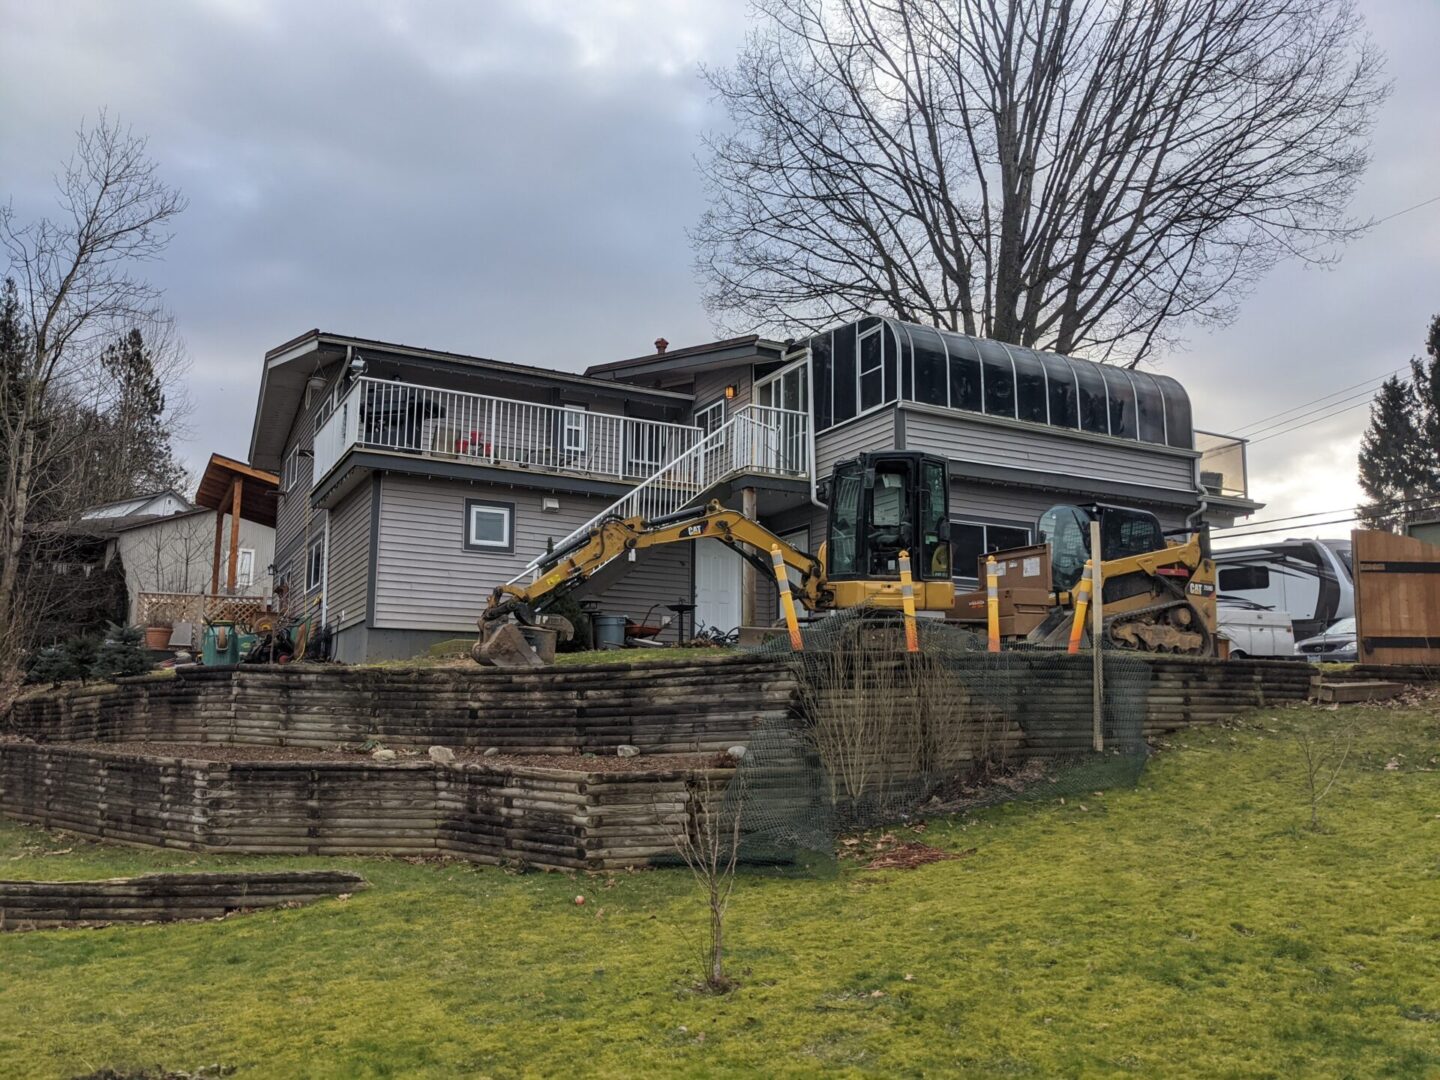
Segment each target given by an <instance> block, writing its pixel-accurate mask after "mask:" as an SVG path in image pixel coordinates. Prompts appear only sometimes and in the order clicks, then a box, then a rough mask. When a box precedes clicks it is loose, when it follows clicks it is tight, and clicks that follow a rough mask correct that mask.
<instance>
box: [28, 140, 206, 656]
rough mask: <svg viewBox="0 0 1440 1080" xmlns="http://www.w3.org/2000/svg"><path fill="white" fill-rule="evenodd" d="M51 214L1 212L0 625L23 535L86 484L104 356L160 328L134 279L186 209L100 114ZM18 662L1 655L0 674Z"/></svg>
mask: <svg viewBox="0 0 1440 1080" xmlns="http://www.w3.org/2000/svg"><path fill="white" fill-rule="evenodd" d="M56 194H57V204H58V209H59V213H58V214H57V215H56V217H55V218H53V219H52V218H41V219H39V220H36V221H32V222H30V223H28V224H22V223H20V222H19V221H17V219H16V217H15V215H14V212H13V209H12V208H10V207H8V206H7V207H4V208H0V245H3V247H4V250H5V253H6V255H7V256H8V259H9V275H10V276H11V277H12V278H13V279H14V280H15V281H16V283H17V284H18V303H19V316H20V319H19V321H20V325H21V329H22V333H21V335H20V337H21V341H20V342H19V343H18V346H19V347H17V348H16V349H15V350H14V352H13V354H12V353H10V352H8V351H7V362H6V371H5V373H4V375H5V377H4V379H3V380H0V384H3V395H4V400H3V401H0V458H3V467H4V472H3V475H0V623H7V622H10V621H12V620H14V619H15V618H16V617H17V616H18V615H19V614H20V608H19V606H18V605H17V592H18V585H19V577H20V566H21V549H22V546H23V543H24V540H25V536H26V529H27V526H29V525H30V524H31V523H32V522H33V521H35V520H36V519H37V514H38V513H39V512H40V508H41V507H47V506H48V507H50V508H51V512H53V508H54V507H55V506H59V505H63V504H64V500H63V498H61V496H63V495H65V494H67V493H69V494H73V493H74V491H75V488H76V481H77V477H78V476H81V475H83V470H82V464H81V463H83V461H84V455H83V454H82V453H78V452H77V448H78V447H80V446H81V445H82V444H83V441H84V439H85V438H86V437H87V432H86V430H85V428H86V425H85V424H84V423H83V417H84V416H85V415H86V410H87V409H91V408H93V407H94V406H95V405H96V402H97V400H99V399H100V398H101V396H102V395H104V394H105V393H106V389H105V386H104V380H102V379H100V378H98V377H97V376H98V373H99V370H100V368H99V357H100V353H101V350H102V349H103V348H104V346H105V345H106V344H108V343H110V342H112V341H114V340H115V339H116V338H118V337H119V336H120V335H121V334H122V333H124V332H126V331H128V330H129V329H131V328H133V327H136V326H146V325H153V324H154V322H155V321H156V320H157V318H162V316H161V315H160V313H159V310H158V301H159V293H158V290H157V289H156V288H155V287H154V286H153V285H151V284H149V283H148V282H146V281H144V280H142V279H141V278H140V277H138V276H136V274H135V267H136V264H137V263H141V262H144V261H146V260H149V259H154V258H157V257H158V256H159V255H160V254H161V253H162V252H163V251H164V249H165V246H166V244H167V243H168V242H169V239H170V233H169V231H168V228H169V224H170V222H171V220H172V219H173V218H174V217H175V215H177V214H178V213H180V212H181V210H182V209H184V200H183V199H182V198H181V196H180V195H179V193H178V192H176V191H175V190H173V189H172V188H170V187H168V186H166V185H165V184H164V183H163V182H162V181H161V179H160V178H159V175H158V171H157V167H156V165H155V163H154V162H153V161H152V160H151V159H150V158H149V157H148V156H147V149H146V142H145V140H144V139H142V138H139V137H137V136H136V135H134V134H132V133H131V132H130V131H129V130H127V129H124V128H121V127H120V125H118V124H116V123H112V122H111V121H110V120H109V119H108V117H106V116H105V115H104V114H103V113H102V114H101V116H100V118H99V120H98V121H97V122H96V123H95V124H94V125H93V126H90V127H82V128H81V129H80V131H79V132H78V133H77V137H76V147H75V153H74V155H73V156H72V157H71V159H70V161H69V162H68V163H67V164H66V166H65V168H64V169H63V170H62V172H61V173H60V174H59V175H58V176H57V177H56ZM15 660H16V658H15V657H14V656H13V655H12V656H0V669H4V668H13V665H14V663H15Z"/></svg>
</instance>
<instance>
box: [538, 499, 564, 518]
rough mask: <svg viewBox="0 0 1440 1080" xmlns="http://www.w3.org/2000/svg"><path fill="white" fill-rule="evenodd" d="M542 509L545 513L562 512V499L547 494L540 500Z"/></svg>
mask: <svg viewBox="0 0 1440 1080" xmlns="http://www.w3.org/2000/svg"><path fill="white" fill-rule="evenodd" d="M540 510H541V512H542V513H545V514H558V513H559V512H560V500H559V499H557V498H555V497H553V496H550V495H547V496H545V498H543V499H541V500H540Z"/></svg>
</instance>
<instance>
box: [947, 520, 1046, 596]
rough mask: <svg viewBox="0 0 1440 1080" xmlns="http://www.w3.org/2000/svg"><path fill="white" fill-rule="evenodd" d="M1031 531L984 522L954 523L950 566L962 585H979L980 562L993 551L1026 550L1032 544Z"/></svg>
mask: <svg viewBox="0 0 1440 1080" xmlns="http://www.w3.org/2000/svg"><path fill="white" fill-rule="evenodd" d="M1030 536H1031V533H1030V529H1029V528H1028V527H1026V526H1020V525H1006V524H1001V523H995V522H982V521H952V522H951V523H950V566H951V568H952V571H951V572H952V573H954V575H955V577H956V578H957V579H958V580H960V581H971V582H973V581H978V580H979V579H978V577H977V576H976V568H978V565H979V560H980V559H981V558H982V557H983V556H985V555H987V554H989V553H990V552H992V551H1006V550H1008V549H1010V548H1017V547H1025V546H1026V545H1027V544H1029V543H1030Z"/></svg>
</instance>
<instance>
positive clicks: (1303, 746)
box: [1295, 727, 1355, 832]
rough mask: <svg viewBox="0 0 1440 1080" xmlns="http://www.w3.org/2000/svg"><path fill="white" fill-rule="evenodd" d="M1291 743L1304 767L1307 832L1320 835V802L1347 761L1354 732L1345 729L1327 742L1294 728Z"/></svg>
mask: <svg viewBox="0 0 1440 1080" xmlns="http://www.w3.org/2000/svg"><path fill="white" fill-rule="evenodd" d="M1295 742H1296V744H1297V745H1298V746H1299V747H1300V758H1301V761H1302V763H1303V764H1304V767H1305V792H1306V794H1307V795H1308V796H1309V799H1310V828H1311V830H1312V831H1314V832H1319V831H1320V801H1321V800H1322V799H1324V798H1325V796H1326V795H1329V794H1330V789H1331V788H1333V787H1334V786H1335V781H1336V780H1338V779H1339V778H1340V770H1341V769H1342V768H1343V767H1344V766H1345V762H1346V760H1347V759H1348V758H1349V757H1350V750H1351V748H1352V747H1353V746H1354V745H1355V732H1354V730H1353V729H1349V728H1347V729H1346V730H1344V731H1335V732H1332V733H1331V734H1330V737H1329V738H1328V739H1321V738H1319V737H1318V736H1317V735H1316V734H1315V732H1314V731H1312V730H1311V729H1310V728H1308V727H1301V728H1298V729H1297V730H1296V732H1295Z"/></svg>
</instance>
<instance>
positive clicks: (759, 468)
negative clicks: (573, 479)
mask: <svg viewBox="0 0 1440 1080" xmlns="http://www.w3.org/2000/svg"><path fill="white" fill-rule="evenodd" d="M808 423H809V416H808V415H807V414H806V413H803V412H793V411H791V410H789V409H772V408H768V407H765V406H761V405H747V406H745V407H744V408H743V409H741V410H740V411H739V412H738V413H736V415H735V416H733V417H732V418H731V419H730V420H728V421H726V423H724V424H723V425H721V426H720V427H719V428H717V429H716V430H715V431H712V432H711V433H710V434H709V435H706V436H705V437H704V438H703V439H701V440H700V441H699V442H698V443H696V444H695V445H694V446H693V447H691V448H690V449H689V450H686V451H685V452H684V453H683V454H681V455H679V456H678V457H676V458H675V460H673V461H671V462H669V463H668V464H667V465H666V466H665V467H664V468H663V469H660V470H659V471H658V472H656V473H655V474H654V475H653V476H651V477H649V478H648V479H647V480H645V481H644V482H643V483H641V484H639V485H638V486H637V487H636V488H635V490H633V491H631V492H629V493H628V494H627V495H625V496H624V497H622V498H620V499H617V500H616V501H615V502H613V503H611V504H610V505H609V506H607V507H606V508H605V509H604V510H602V511H600V513H598V514H596V515H595V516H594V517H593V518H591V519H590V520H589V521H587V522H585V524H583V525H581V526H580V527H579V528H577V529H575V530H574V531H573V532H571V533H570V534H569V535H568V536H566V537H564V538H563V539H561V540H559V541H557V542H556V544H555V550H557V551H558V550H560V549H561V548H564V547H566V546H568V545H569V544H570V543H572V542H573V541H575V540H578V539H579V538H580V537H582V536H584V535H585V534H587V533H589V532H590V531H591V530H592V529H594V528H595V527H596V526H597V525H599V524H600V522H602V521H604V520H605V519H606V518H610V517H619V518H631V517H641V518H645V519H646V520H649V519H652V518H657V517H662V516H664V515H666V514H673V513H674V512H676V511H677V510H683V509H685V508H686V507H687V506H689V505H690V504H691V503H693V502H695V501H696V500H698V499H699V498H700V497H701V496H702V495H704V494H705V493H706V492H708V491H710V489H712V488H713V487H715V486H716V485H717V484H719V483H720V482H721V481H722V480H724V479H726V478H727V477H730V476H734V475H736V474H738V473H768V474H772V475H775V476H786V477H791V478H794V479H805V478H807V477H809V475H810V468H811V463H810V442H809V431H808V428H807V424H808ZM545 559H546V554H540V555H537V556H536V557H535V558H533V559H531V560H530V562H529V564H528V565H527V566H526V567H525V569H524V570H522V571H520V573H518V574H516V575H515V576H514V577H513V578H511V579H510V581H509V582H507V583H506V584H514V583H515V582H517V581H521V580H524V579H526V578H533V577H534V576H535V575H536V572H537V571H538V570H539V568H540V566H541V564H542V563H543V562H544V561H545Z"/></svg>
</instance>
